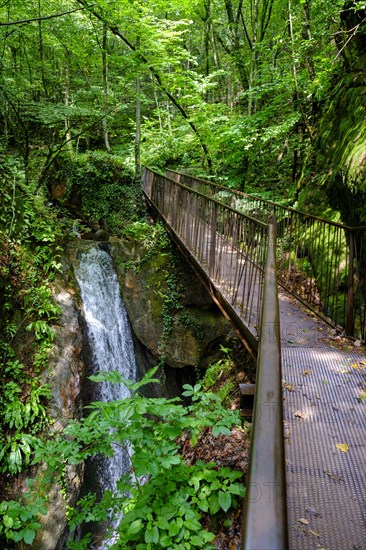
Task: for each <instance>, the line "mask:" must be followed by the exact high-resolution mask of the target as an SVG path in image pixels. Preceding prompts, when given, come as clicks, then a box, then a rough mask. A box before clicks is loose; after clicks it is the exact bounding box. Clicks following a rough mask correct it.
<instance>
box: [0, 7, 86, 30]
mask: <svg viewBox="0 0 366 550" xmlns="http://www.w3.org/2000/svg"><path fill="white" fill-rule="evenodd" d="M83 9H84V8H76V9H74V10H70V11H64V12H62V13H55V14H54V15H45V16H43V17H33V18H32V19H20V20H19V21H7V22H5V23H4V22H2V21H0V27H10V26H12V25H23V24H24V23H33V22H34V21H45V20H46V19H55V17H63V16H64V15H68V14H69V13H75V12H76V11H81V10H83Z"/></svg>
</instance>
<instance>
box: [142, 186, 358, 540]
mask: <svg viewBox="0 0 366 550" xmlns="http://www.w3.org/2000/svg"><path fill="white" fill-rule="evenodd" d="M156 180H157V183H158V184H159V185H160V187H158V189H157V191H155V197H154V196H153V197H152V201H151V202H152V204H154V206H155V207H157V209H158V211H159V213H160V215H161V216H162V218H163V219H164V221H165V223H166V224H167V225H168V226H169V227H170V229H171V230H173V233H174V235H175V238H176V241H177V242H178V244H179V246H181V248H182V247H183V248H184V250H185V251H184V253H185V254H186V256H187V259H193V260H194V262H196V264H197V266H198V268H199V271H200V273H202V274H203V276H204V278H205V279H206V281H209V285H210V287H211V289H212V291H213V294H214V295H215V296H216V297H217V296H220V300H221V299H222V300H223V303H224V305H225V304H226V305H227V306H229V309H230V308H231V309H230V311H231V315H234V316H235V315H236V316H237V317H238V318H240V319H241V321H242V323H244V324H246V331H247V335H249V336H250V337H251V340H252V341H253V340H254V339H255V335H256V333H257V331H258V326H259V321H260V319H259V318H258V312H259V306H256V307H252V306H251V307H250V309H248V308H247V307H246V304H245V303H243V301H245V300H246V299H247V298H246V297H249V299H250V300H251V301H252V302H254V303H257V302H258V304H259V303H260V301H261V299H262V294H263V292H262V285H263V278H262V274H263V268H260V267H257V262H256V261H255V260H254V261H252V258H255V255H254V253H251V254H252V257H251V256H250V255H249V253H248V252H247V249H245V250H241V249H240V247H238V245H237V244H236V243H237V235H236V234H235V233H234V234H233V233H231V234H230V231H232V228H233V227H235V224H234V222H235V223H237V219H236V216H237V213H236V212H235V211H233V210H230V209H227V210H228V216H229V217H228V218H227V220H228V221H227V222H226V223H225V224H222V226H221V228H220V230H219V228H218V227H217V224H218V221H217V220H220V218H223V219H224V211H222V212H221V210H220V208H221V206H220V205H216V206H215V210H214V212H215V227H214V230H213V229H212V226H210V223H209V219H213V217H212V216H211V217H210V216H206V218H203V217H202V215H201V211H202V205H201V203H199V204H198V199H197V200H196V203H194V207H192V204H191V205H190V207H189V202H188V201H186V202H183V200H179V201H178V195H177V193H176V191H175V190H173V191H172V181H171V180H165V182H164V181H163V180H162V178H160V177H159V176H157V177H156ZM164 183H165V184H166V187H164V185H163V184H164ZM154 184H155V180H154V182H153V183H151V182H150V183H149V182H147V184H146V185H145V190H146V191H147V195H148V197H150V198H151V196H152V195H153V191H154ZM169 193H170V194H171V196H170V198H169V196H168V195H169ZM169 200H170V203H169ZM199 200H200V201H203V200H205V199H202V198H201V197H199ZM207 200H208V199H207ZM170 204H173V207H171V206H170ZM197 204H198V206H197ZM170 208H173V209H175V211H174V216H173V215H172V213H171V212H170ZM211 212H212V209H211ZM170 218H171V219H170ZM172 222H173V223H172ZM252 222H253V220H252V219H251V218H248V220H247V221H246V222H245V224H243V226H242V227H243V228H244V229H245V231H246V232H247V233H246V234H248V227H251V225H250V224H252ZM174 224H175V225H174ZM226 230H227V231H226ZM256 231H257V230H256ZM243 234H244V233H243ZM251 234H253V235H255V239H253V241H252V249H253V250H255V249H256V248H259V246H258V244H259V243H260V239H259V238H258V235H259V234H261V233H258V231H257V232H256V233H255V232H254V230H253V231H251ZM234 236H235V238H234ZM263 241H264V242H265V238H264V237H263ZM241 242H244V243H245V242H248V241H245V240H244V238H242V239H241ZM213 245H214V247H215V256H214V257H215V263H214V265H212V261H211V260H212V249H213ZM248 250H249V248H248ZM243 254H244V256H243ZM278 298H279V311H280V329H281V361H282V378H283V382H282V389H283V394H282V397H283V420H284V437H285V457H286V498H287V518H288V539H289V542H288V544H289V548H290V550H313V549H314V550H315V549H316V550H365V549H366V353H365V350H361V349H359V350H358V349H356V348H355V347H354V346H353V345H352V344H349V345H346V343H345V342H344V341H342V340H340V341H337V340H336V339H335V338H334V331H333V330H332V329H331V328H330V327H329V325H327V324H326V323H325V322H324V321H323V320H321V319H320V318H318V317H316V316H315V315H314V314H313V313H311V312H309V310H308V309H307V308H306V306H304V305H303V304H302V303H300V302H299V301H297V300H295V299H294V298H293V297H292V296H291V295H290V294H288V293H287V292H286V291H284V290H283V289H281V288H279V296H278ZM226 311H228V309H227V308H226ZM234 321H235V318H234ZM261 330H262V333H261V339H262V340H271V339H272V336H273V335H272V331H273V333H274V332H275V329H274V328H273V327H271V326H269V327H266V326H264V327H263V326H261ZM263 330H264V331H266V334H264V333H263ZM342 345H343V348H342V347H341V346H342ZM265 376H266V374H265V373H264V377H265ZM269 400H270V401H271V399H269ZM265 404H267V405H268V403H265ZM270 404H271V405H273V404H274V403H273V402H271V403H270ZM277 405H278V400H277ZM279 423H281V417H279ZM273 429H274V427H273ZM267 475H270V474H268V472H267ZM267 479H268V478H267ZM267 479H266V480H264V483H263V486H265V487H268V486H269V485H270V484H271V483H273V480H270V479H268V481H270V483H268V481H267ZM274 485H276V483H274ZM272 496H273V494H272V495H271V492H269V493H268V494H267V495H266V494H265V493H264V492H263V493H262V495H261V498H268V499H271V498H272ZM267 519H268V518H267ZM259 522H261V525H262V526H263V529H264V528H265V522H266V518H259ZM269 535H270V534H269ZM270 538H271V537H270V536H269V539H268V540H270ZM246 548H247V547H246ZM268 548H269V547H268ZM268 548H267V547H266V548H262V547H260V548H259V547H257V546H256V547H255V548H254V547H251V548H250V550H268ZM270 548H271V549H274V548H275V546H273V544H272V545H271V546H270ZM276 550H281V549H280V548H277V547H276Z"/></svg>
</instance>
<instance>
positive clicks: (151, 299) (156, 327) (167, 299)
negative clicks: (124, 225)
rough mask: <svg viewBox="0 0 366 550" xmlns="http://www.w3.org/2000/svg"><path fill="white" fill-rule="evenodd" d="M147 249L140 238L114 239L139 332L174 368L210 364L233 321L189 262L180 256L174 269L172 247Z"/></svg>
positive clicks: (124, 290)
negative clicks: (230, 320) (221, 310)
mask: <svg viewBox="0 0 366 550" xmlns="http://www.w3.org/2000/svg"><path fill="white" fill-rule="evenodd" d="M147 252H148V248H147V247H146V244H144V243H141V242H138V241H136V240H123V241H122V240H120V239H116V238H112V239H111V253H112V256H113V258H114V259H115V262H116V265H117V271H118V273H119V278H120V283H121V289H122V294H123V299H124V302H125V304H126V308H127V311H128V314H129V318H130V321H131V325H132V328H133V331H134V333H135V335H136V336H137V338H138V339H139V340H140V342H141V343H142V344H143V345H144V346H146V347H147V348H148V349H149V350H150V351H151V353H152V354H153V356H154V357H155V358H156V359H161V358H163V359H164V362H165V363H166V364H168V365H169V366H171V367H174V368H180V367H184V366H188V365H192V366H198V365H199V366H207V364H208V363H209V362H210V361H212V360H214V359H215V358H216V356H217V351H218V349H219V343H220V342H222V341H223V340H224V339H225V338H226V336H227V335H228V334H229V333H230V332H231V326H230V324H229V323H228V321H226V319H225V318H224V317H223V316H222V314H221V313H220V311H219V310H218V308H217V306H216V305H215V304H214V302H213V300H212V299H211V297H210V296H209V294H208V293H207V291H206V290H205V288H204V286H203V284H202V283H201V282H200V281H199V279H198V277H197V275H195V273H194V272H193V270H192V269H191V268H190V267H189V266H188V265H187V264H183V263H181V262H180V261H179V259H178V260H177V261H176V262H175V263H174V270H175V273H174V274H173V273H172V265H171V255H170V254H171V253H170V252H167V251H161V250H160V251H158V250H156V252H153V253H151V250H150V253H149V254H147ZM146 255H147V257H148V259H147V260H146V259H145V260H143V261H141V260H142V259H143V258H144V257H145V258H146ZM172 277H174V282H173V284H172Z"/></svg>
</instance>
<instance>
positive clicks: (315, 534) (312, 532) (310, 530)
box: [309, 529, 320, 537]
mask: <svg viewBox="0 0 366 550" xmlns="http://www.w3.org/2000/svg"><path fill="white" fill-rule="evenodd" d="M309 533H311V534H312V535H314V537H320V535H319V533H315V531H313V530H312V529H309Z"/></svg>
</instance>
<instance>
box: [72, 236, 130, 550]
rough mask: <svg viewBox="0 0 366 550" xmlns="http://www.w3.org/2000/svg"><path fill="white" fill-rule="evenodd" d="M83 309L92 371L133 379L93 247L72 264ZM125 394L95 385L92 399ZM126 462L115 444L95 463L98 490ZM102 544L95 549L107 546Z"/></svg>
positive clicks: (109, 271)
mask: <svg viewBox="0 0 366 550" xmlns="http://www.w3.org/2000/svg"><path fill="white" fill-rule="evenodd" d="M75 275H76V279H77V281H78V283H79V286H80V293H81V297H82V300H83V310H84V315H85V319H86V323H87V332H88V339H89V344H90V348H91V352H92V359H93V370H94V372H97V371H100V370H103V371H118V372H120V373H121V374H122V375H123V377H124V378H128V379H129V380H135V379H136V362H135V355H134V350H133V342H132V335H131V330H130V325H129V322H128V318H127V313H126V309H125V307H124V304H123V302H122V299H121V295H120V288H119V283H118V279H117V274H116V271H115V268H114V265H113V261H112V258H111V257H110V256H109V254H108V253H107V252H105V251H104V250H101V249H99V248H97V247H93V248H90V249H89V250H87V251H83V252H82V253H81V255H80V261H79V262H78V264H77V265H75ZM128 395H129V392H128V390H127V388H126V387H125V386H124V385H123V384H110V383H109V382H102V383H99V384H98V394H97V395H96V396H95V399H98V400H100V401H105V402H107V401H112V400H115V399H123V398H125V397H127V396H128ZM128 467H129V461H128V457H127V455H126V453H125V452H124V451H123V449H122V448H121V447H120V446H118V447H115V453H114V456H113V457H112V458H103V460H101V461H100V462H99V466H98V474H97V475H98V478H99V479H98V484H99V486H100V488H101V489H102V490H105V489H111V490H115V489H116V482H117V480H118V479H119V478H120V477H121V475H122V473H124V472H125V471H127V469H128ZM108 546H109V545H108V543H106V542H105V543H103V544H102V545H101V546H98V548H108Z"/></svg>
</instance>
